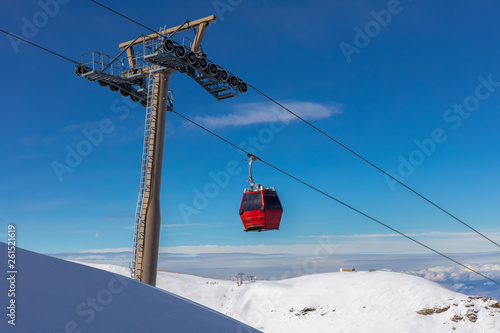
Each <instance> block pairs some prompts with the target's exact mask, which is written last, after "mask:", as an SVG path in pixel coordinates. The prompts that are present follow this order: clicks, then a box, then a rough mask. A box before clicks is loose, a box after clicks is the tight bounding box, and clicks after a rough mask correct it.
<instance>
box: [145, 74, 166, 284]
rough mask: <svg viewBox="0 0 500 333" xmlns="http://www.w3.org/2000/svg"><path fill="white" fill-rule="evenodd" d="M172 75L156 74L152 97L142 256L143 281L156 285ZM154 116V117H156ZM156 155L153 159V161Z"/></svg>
mask: <svg viewBox="0 0 500 333" xmlns="http://www.w3.org/2000/svg"><path fill="white" fill-rule="evenodd" d="M171 74H172V73H171V72H162V73H158V74H155V87H154V97H153V109H156V112H154V110H153V115H154V114H155V113H156V119H153V121H152V124H151V137H150V140H151V141H152V142H150V147H151V148H152V149H153V154H152V155H151V156H152V161H151V182H150V194H149V200H148V203H147V207H144V208H145V210H146V219H145V223H144V247H143V255H142V267H141V268H142V274H141V276H140V279H141V281H142V282H144V283H147V284H150V285H152V286H156V272H157V267H158V252H159V247H160V229H161V211H160V189H161V172H162V166H163V145H164V141H165V120H166V114H167V103H168V83H169V79H170V75H171ZM153 117H154V116H153ZM153 156H154V158H153Z"/></svg>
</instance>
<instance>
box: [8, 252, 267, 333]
mask: <svg viewBox="0 0 500 333" xmlns="http://www.w3.org/2000/svg"><path fill="white" fill-rule="evenodd" d="M0 253H2V254H4V256H5V257H4V259H2V260H1V264H0V269H2V272H4V277H2V279H0V295H1V296H0V303H1V308H2V309H3V310H2V313H1V316H0V318H1V320H0V332H22V333H37V332H43V333H62V332H64V333H84V332H92V333H100V332H103V333H114V332H120V333H126V332H131V333H132V332H134V333H135V332H176V333H177V332H217V333H219V332H228V333H229V332H245V333H246V332H258V331H257V330H255V329H252V328H250V327H248V326H247V325H245V324H242V323H240V322H238V321H236V320H234V319H232V318H229V317H227V316H225V315H223V314H221V313H219V312H216V311H213V310H211V309H209V308H206V307H204V306H201V305H199V304H196V303H194V302H192V301H189V300H186V299H184V298H182V297H179V296H177V295H174V294H171V293H169V292H166V291H163V290H161V289H157V288H153V287H151V286H149V285H146V284H143V283H140V282H137V281H134V280H131V279H129V278H125V277H123V276H122V275H120V274H114V273H112V272H113V271H120V273H123V270H122V269H120V268H116V267H112V269H109V271H111V272H107V271H103V270H100V269H95V268H91V267H88V266H84V265H81V264H77V263H72V262H68V261H65V260H61V259H56V258H52V257H48V256H44V255H41V254H37V253H34V252H30V251H26V250H22V249H20V248H18V249H17V250H16V270H17V273H16V274H14V275H16V276H15V281H14V280H12V281H14V283H13V284H11V283H10V282H9V283H8V281H7V279H6V277H5V275H6V274H7V271H8V269H7V246H6V244H5V243H1V242H0ZM9 289H10V290H14V293H15V295H12V294H11V296H8V291H9ZM11 299H14V300H15V311H14V313H15V326H14V325H11V324H9V323H8V320H10V319H9V317H8V316H6V315H7V313H8V311H9V312H10V311H11V310H9V309H7V306H8V304H9V302H10V300H11Z"/></svg>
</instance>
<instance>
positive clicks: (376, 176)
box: [0, 0, 500, 253]
mask: <svg viewBox="0 0 500 333" xmlns="http://www.w3.org/2000/svg"><path fill="white" fill-rule="evenodd" d="M42 3H46V2H43V1H42ZM47 3H52V4H53V3H54V2H51V1H48V2H47ZM105 4H106V5H109V6H110V7H112V8H114V9H116V10H118V11H120V12H122V13H124V14H127V15H130V16H131V17H132V18H134V19H136V20H138V21H139V22H141V23H143V24H145V25H148V26H151V27H153V28H159V27H160V26H169V27H170V26H175V25H178V24H181V23H182V22H184V20H186V19H189V20H195V19H198V18H201V17H205V16H208V15H211V14H215V15H217V16H218V20H217V23H216V24H212V25H210V26H209V28H208V30H207V33H206V34H205V38H204V42H203V48H204V51H205V52H206V53H207V54H208V57H209V58H210V59H212V60H214V61H216V62H217V63H219V64H220V65H222V66H224V67H226V68H228V69H229V70H230V71H232V72H233V73H235V74H237V75H239V76H240V77H242V78H243V79H245V80H246V81H248V82H249V83H251V84H252V85H254V86H256V87H258V88H259V89H260V90H262V91H264V92H266V93H268V94H269V95H270V96H272V97H273V98H275V99H277V100H278V101H280V102H282V103H284V104H285V105H287V106H289V107H290V108H291V109H293V111H295V112H297V113H298V114H300V115H302V116H304V117H305V118H306V119H308V120H309V121H311V122H312V123H313V124H314V125H316V126H318V127H319V128H321V129H322V130H324V131H325V132H327V133H329V134H330V135H332V136H333V137H334V138H336V139H338V140H340V141H341V142H342V143H344V144H345V145H347V146H348V147H350V148H352V149H354V150H355V151H357V152H358V153H360V154H361V155H363V156H364V157H366V158H367V159H369V160H370V161H372V162H374V163H375V164H377V165H378V166H380V167H382V168H383V169H384V170H386V171H388V172H391V173H392V174H393V175H395V176H397V177H399V179H401V180H402V181H404V183H405V184H407V185H409V186H411V187H413V188H415V189H416V190H418V191H420V192H421V193H423V194H424V195H426V196H428V197H429V198H431V199H432V200H434V201H435V202H437V203H438V204H440V205H442V206H443V207H445V208H446V209H448V210H449V211H451V212H452V213H453V214H455V215H456V216H458V217H460V218H461V219H463V220H464V221H466V222H467V223H470V224H471V225H472V226H474V227H475V228H476V229H478V230H480V231H482V232H484V233H486V234H487V235H489V236H490V237H491V238H492V239H495V240H496V241H497V242H499V241H500V234H499V232H500V229H499V228H498V216H499V213H500V206H499V205H498V202H499V199H500V194H499V192H498V188H499V186H500V177H499V176H498V169H499V167H500V157H499V154H498V152H499V149H498V142H499V139H500V134H499V132H498V124H499V122H500V114H499V109H500V69H499V60H500V47H499V46H498V32H499V29H500V26H499V23H498V18H497V16H496V14H495V13H497V12H498V10H499V9H500V8H499V7H500V5H499V4H497V3H495V2H494V1H490V0H482V1H475V2H474V3H471V2H468V1H456V2H453V3H451V2H450V3H435V2H433V1H401V2H397V1H358V0H356V1H349V2H344V1H312V2H311V1H273V2H270V1H227V0H221V1H184V2H158V1H148V0H146V1H143V2H141V5H140V6H138V5H137V2H136V1H116V0H107V1H106V2H105ZM44 7H45V9H44ZM47 8H49V10H48V11H49V12H50V13H49V14H51V15H47V14H44V10H45V11H47ZM0 17H1V21H2V27H1V28H2V29H5V30H8V31H10V32H12V33H15V34H18V35H20V36H24V37H25V38H27V39H29V40H30V41H32V42H35V43H39V44H41V45H43V46H46V47H48V48H50V49H53V50H55V51H58V52H60V53H62V54H64V55H65V56H67V57H70V58H72V59H76V60H78V59H79V57H80V55H81V54H83V53H86V52H90V51H100V52H103V53H107V54H110V55H116V54H117V53H118V52H119V49H118V44H119V43H121V42H124V41H128V40H131V39H134V38H135V37H136V36H137V35H138V34H141V33H148V31H145V29H143V28H141V27H140V26H137V25H135V24H133V23H131V22H129V21H126V20H124V19H123V18H120V17H119V16H117V15H114V14H113V13H111V12H108V11H106V10H104V9H102V8H100V7H99V6H97V5H95V4H93V3H92V2H90V1H75V0H73V1H62V0H60V1H59V2H58V6H57V8H56V7H54V6H52V7H46V6H43V5H41V4H40V3H38V2H36V1H24V2H16V3H10V4H6V5H4V10H3V11H2V13H1V14H0ZM44 17H45V18H46V19H45V20H44ZM35 23H36V24H37V25H35ZM30 24H31V25H32V29H31V30H30V27H29V25H30ZM33 27H34V29H33ZM359 31H361V33H360V32H359ZM185 36H188V37H190V38H192V37H193V36H192V33H191V34H186V35H185ZM180 37H182V36H181V35H179V41H180ZM0 53H1V57H2V59H3V62H2V71H3V77H4V80H3V81H2V82H3V83H2V88H3V89H2V96H3V99H2V108H1V113H2V122H1V129H2V135H3V138H4V139H3V140H2V141H1V143H0V151H1V153H2V161H3V162H2V163H1V164H0V172H1V174H2V175H3V178H2V181H1V182H0V191H1V193H2V204H1V207H2V212H3V214H2V216H1V217H0V222H1V224H2V225H3V227H2V229H3V230H6V229H7V225H8V224H9V223H15V224H16V225H17V227H18V244H19V246H22V247H24V248H27V249H30V250H34V251H38V252H43V253H62V252H72V253H75V252H82V251H88V250H102V249H130V248H131V246H132V241H133V224H134V219H133V215H134V213H135V206H136V200H137V194H138V190H139V170H140V163H141V160H140V157H141V149H142V148H141V147H142V136H143V126H144V108H143V107H141V106H140V105H138V104H134V103H132V102H130V100H128V99H122V98H121V96H120V95H119V94H118V93H112V92H111V91H110V90H109V89H107V88H102V87H100V86H99V85H98V84H97V83H91V82H89V81H87V80H85V79H82V78H78V77H77V76H76V75H75V74H74V65H73V64H71V63H70V62H67V61H65V60H63V59H60V58H57V57H55V56H53V55H51V54H47V53H45V52H43V51H41V50H38V49H36V48H34V47H32V46H29V45H25V44H17V43H13V42H12V41H11V40H10V39H9V38H7V37H6V36H4V37H2V47H1V48H0ZM170 89H171V90H172V91H173V92H174V105H175V110H176V111H177V112H179V113H182V114H183V115H185V116H187V117H190V118H192V119H195V120H197V121H199V122H200V123H202V124H204V125H206V126H207V127H209V128H211V129H213V130H214V131H216V132H217V133H219V134H220V135H222V136H223V137H225V138H227V139H229V140H231V141H232V142H234V143H236V144H242V147H244V148H253V149H254V151H255V152H256V155H257V156H259V157H261V158H262V159H264V160H266V161H268V162H270V163H272V164H274V165H276V166H278V167H280V168H282V169H284V170H286V171H287V172H290V173H292V174H293V175H295V176H297V177H299V178H301V179H303V180H304V181H307V182H308V183H310V184H312V185H314V186H317V187H319V188H320V189H322V190H324V191H326V192H328V193H329V194H331V195H333V196H335V197H337V198H339V199H341V200H343V201H345V202H347V203H349V204H351V205H353V206H354V207H356V208H358V209H360V210H362V211H364V212H366V213H368V214H370V215H372V216H374V217H375V218H378V219H380V220H381V221H383V222H384V223H387V224H389V225H391V226H393V227H394V228H396V229H398V230H400V231H402V232H405V233H409V234H412V235H414V237H415V238H417V239H419V240H420V241H422V242H425V243H428V244H430V245H431V246H434V247H435V248H436V249H437V250H439V251H442V252H449V253H453V252H455V253H457V252H475V253H477V252H494V251H498V248H497V247H495V246H494V245H493V244H491V243H488V242H487V241H485V240H484V239H482V238H480V237H479V236H477V235H475V234H471V232H470V230H469V229H467V228H465V227H464V226H462V225H460V224H458V223H457V222H456V221H454V220H453V219H451V218H450V217H447V216H446V215H445V214H443V213H442V212H440V211H438V210H437V209H436V208H433V207H432V206H430V205H428V204H426V203H425V202H424V201H422V200H421V199H419V198H418V197H416V196H415V195H413V194H411V193H410V192H408V191H407V190H405V189H403V188H402V187H400V186H397V185H396V186H395V185H394V184H393V183H392V182H390V181H388V180H387V179H386V178H385V177H384V175H382V174H381V173H379V172H378V171H376V170H375V169H373V168H371V167H369V166H368V165H366V164H365V163H364V162H362V161H361V160H359V159H357V158H356V157H354V156H353V155H351V154H349V153H348V152H347V151H345V150H344V149H342V148H340V147H339V146H338V145H336V144H334V143H333V142H331V141H329V140H328V139H327V138H325V137H323V136H321V135H320V134H319V133H318V132H316V131H314V130H312V129H311V128H310V127H308V126H306V125H305V124H303V123H301V122H299V121H297V120H293V119H290V118H289V117H287V116H286V115H284V114H282V113H279V112H278V113H277V111H276V110H277V109H276V108H275V106H273V105H272V104H270V103H269V102H268V101H267V100H266V99H265V98H263V97H262V96H261V95H259V94H257V93H256V92H255V91H252V90H250V91H249V92H248V93H247V94H245V95H240V96H239V97H237V98H234V99H231V100H226V101H223V102H217V101H216V100H215V99H213V98H212V97H211V96H210V95H208V94H207V93H206V92H205V91H204V90H203V89H201V88H200V87H199V86H198V85H197V84H195V83H194V82H192V80H191V79H190V78H188V77H187V76H184V75H182V74H180V73H175V74H173V75H172V78H171V81H170ZM460 105H463V107H462V109H461V110H460ZM103 119H110V121H111V123H112V130H111V131H110V133H106V134H104V136H103V139H102V143H100V144H98V145H97V146H93V147H92V152H91V153H90V154H89V155H88V156H85V157H83V158H82V161H81V162H80V163H78V165H77V166H76V167H74V168H72V172H71V173H65V174H64V175H63V176H62V181H60V179H58V177H57V175H56V173H55V172H54V170H53V168H52V164H53V162H55V161H56V162H60V163H64V161H65V158H66V155H67V149H68V148H67V147H69V148H70V149H75V148H76V147H77V145H78V144H79V143H80V142H82V140H86V137H85V135H84V134H83V133H84V131H92V130H95V129H97V128H98V126H99V123H100V122H101V121H103ZM164 157H165V159H164V167H163V179H162V180H163V182H162V193H161V204H162V224H163V227H162V234H161V246H162V248H164V249H165V251H168V249H169V248H178V249H179V248H181V247H183V249H190V250H186V253H191V252H192V253H196V251H197V250H196V249H200V247H201V246H205V245H211V246H215V247H216V248H215V249H222V248H224V249H226V250H227V251H228V252H231V251H233V252H238V250H239V249H241V248H240V247H241V246H244V247H250V249H251V247H253V249H255V248H256V247H257V246H260V247H261V248H264V249H267V251H268V253H271V252H280V251H281V252H286V251H289V249H290V248H291V247H292V248H293V247H297V248H299V249H304V251H303V253H307V251H312V250H311V249H312V248H314V246H312V247H311V246H310V247H308V246H309V245H311V244H313V245H314V244H316V242H317V240H318V239H334V240H335V241H336V242H337V243H336V244H337V245H338V246H337V253H427V252H426V250H425V249H422V248H419V247H418V246H416V245H415V244H412V243H411V242H409V241H407V240H404V239H401V238H399V237H393V236H392V235H391V234H392V232H390V230H387V229H384V228H383V227H381V226H379V225H377V224H374V223H373V222H371V221H369V220H367V219H366V218H364V217H362V216H360V215H358V214H356V213H354V212H352V211H349V210H348V209H346V208H345V207H343V206H341V205H339V204H337V203H335V202H334V201H332V200H330V199H328V198H326V197H324V196H321V195H320V194H318V193H316V192H314V191H312V190H311V189H309V188H307V187H305V186H303V185H301V184H299V183H297V182H295V181H293V180H292V179H290V178H287V177H286V176H284V175H282V174H279V173H277V172H276V171H275V170H273V169H271V168H269V167H267V166H265V165H264V164H262V163H256V165H255V168H254V178H255V180H256V181H258V182H260V183H262V184H265V185H266V186H275V187H276V188H277V190H278V193H279V195H280V198H281V201H282V204H283V206H284V214H283V220H282V224H281V230H280V231H278V232H267V233H249V234H246V233H243V232H242V230H243V226H242V224H241V221H240V219H239V215H238V213H237V211H238V208H239V203H240V200H241V195H242V192H243V188H244V187H245V186H246V185H247V182H246V179H247V162H245V156H243V155H242V154H241V153H240V152H238V151H237V150H236V149H235V148H233V147H230V146H228V145H226V144H225V143H223V142H222V141H219V140H218V139H216V138H214V137H212V136H211V135H209V134H207V133H204V132H203V131H201V130H199V129H196V128H194V127H193V126H191V125H189V124H187V123H186V122H185V121H183V120H182V119H180V118H179V117H177V116H176V115H174V114H168V118H167V135H166V138H165V155H164ZM228 163H229V165H232V166H233V169H234V170H233V171H234V172H232V175H231V176H230V177H229V180H228V181H226V182H222V183H219V185H217V186H216V187H215V192H214V194H213V195H211V196H212V197H211V198H207V199H206V200H201V201H199V202H198V205H196V203H195V202H194V201H193V200H196V193H199V192H201V193H203V192H204V191H205V190H206V188H207V187H210V186H212V185H210V184H216V182H215V181H214V175H219V176H220V175H221V174H223V173H226V172H227V171H228V169H227V168H228ZM220 177H222V176H220ZM213 188H214V187H213V186H212V189H213ZM198 191H199V192H198ZM198 199H199V198H198ZM186 207H190V208H192V210H190V211H191V212H196V213H193V214H186V213H184V214H183V213H182V211H183V210H184V212H185V211H186ZM0 234H1V235H3V236H4V237H5V235H6V233H5V232H4V231H0ZM217 247H220V248H217ZM248 249H249V248H246V250H248ZM226 250H224V251H226ZM102 251H103V252H105V251H107V250H102ZM200 251H201V250H200ZM200 251H198V252H200ZM248 251H249V252H251V250H248ZM265 251H266V250H264V252H265ZM201 252H202V251H201ZM215 252H217V251H215Z"/></svg>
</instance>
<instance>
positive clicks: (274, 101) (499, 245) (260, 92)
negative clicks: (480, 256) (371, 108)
mask: <svg viewBox="0 0 500 333" xmlns="http://www.w3.org/2000/svg"><path fill="white" fill-rule="evenodd" d="M90 1H92V2H94V3H96V4H98V5H100V6H102V7H104V8H106V9H108V10H109V11H111V12H113V13H116V14H118V15H120V16H122V17H123V18H125V19H127V20H129V21H132V22H134V23H136V24H138V25H140V26H141V27H144V28H146V29H148V30H150V31H153V32H156V31H154V30H153V29H151V28H149V27H146V26H145V25H143V24H141V23H139V22H137V21H135V20H133V19H131V18H130V17H127V16H126V15H123V14H121V13H118V12H117V11H115V10H113V9H111V8H109V7H107V6H105V5H103V4H100V3H99V2H97V1H95V0H90ZM247 84H248V86H249V87H251V88H252V89H253V90H255V91H256V92H257V93H259V94H261V95H262V96H264V97H265V98H267V99H269V100H270V101H271V102H273V103H275V104H276V105H278V106H279V107H281V108H282V109H284V110H285V111H287V112H289V113H290V114H291V115H293V116H295V117H297V118H298V119H299V120H301V121H302V122H304V123H305V124H307V125H309V126H310V127H312V128H313V129H315V130H316V131H318V132H319V133H321V134H323V135H324V136H326V137H327V138H328V139H330V140H332V141H333V142H335V143H336V144H338V145H339V146H341V147H342V148H344V149H346V150H347V151H349V152H350V153H352V154H353V155H355V156H356V157H358V158H360V159H361V160H363V161H364V162H366V163H367V164H369V165H370V166H372V167H374V168H375V169H377V170H378V171H380V172H382V173H383V174H384V175H386V176H387V177H389V178H391V179H392V180H394V181H395V182H397V183H398V184H400V185H402V186H403V187H405V188H406V189H407V190H409V191H411V192H413V193H414V194H416V195H417V196H419V197H420V198H422V199H423V200H425V201H427V202H428V203H430V204H431V205H433V206H434V207H436V208H437V209H439V210H440V211H442V212H443V213H445V214H447V215H448V216H450V217H451V218H453V219H455V220H456V221H458V222H460V223H461V224H462V225H464V226H466V227H467V228H469V229H470V230H472V231H474V232H475V233H477V234H478V235H480V236H481V237H483V238H484V239H486V240H488V241H490V242H491V243H493V244H495V245H496V246H498V247H500V244H498V243H497V242H495V241H494V240H492V239H491V238H489V237H488V236H486V235H485V234H483V233H482V232H480V231H479V230H477V229H475V228H473V227H472V226H471V225H469V224H468V223H466V222H464V221H462V220H461V219H459V218H458V217H457V216H455V215H454V214H452V213H450V212H449V211H447V210H446V209H444V208H443V207H441V206H440V205H438V204H436V203H435V202H433V201H432V200H430V199H429V198H427V197H426V196H424V195H423V194H420V193H419V192H417V191H416V190H414V189H413V188H411V187H409V186H408V185H406V184H404V183H403V182H401V181H400V180H398V179H396V178H395V177H393V176H391V175H390V174H389V173H388V172H386V171H385V170H383V169H382V168H380V167H378V166H377V165H375V164H374V163H372V162H370V161H369V160H368V159H366V158H364V157H363V156H361V155H360V154H358V153H357V152H355V151H354V150H352V149H351V148H349V147H347V146H346V145H344V144H343V143H341V142H340V141H338V140H336V139H335V138H333V137H332V136H330V135H329V134H327V133H326V132H324V131H322V130H321V129H319V128H318V127H316V126H314V125H313V124H311V123H310V122H308V121H307V120H305V119H304V118H303V117H301V116H299V115H298V114H297V113H295V112H293V111H292V110H290V109H289V108H287V107H285V106H284V105H283V104H281V103H279V102H278V101H276V100H275V99H273V98H272V97H270V96H269V95H267V94H265V93H264V92H262V91H261V90H259V89H257V88H256V87H254V86H253V85H251V84H249V83H248V82H247Z"/></svg>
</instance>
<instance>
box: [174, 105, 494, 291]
mask: <svg viewBox="0 0 500 333" xmlns="http://www.w3.org/2000/svg"><path fill="white" fill-rule="evenodd" d="M170 112H172V113H175V114H176V115H178V116H179V117H181V118H183V119H184V120H186V121H188V122H190V123H191V124H193V125H195V126H197V127H199V128H201V129H202V130H204V131H206V132H208V133H210V134H212V135H213V136H215V137H217V138H219V139H220V140H222V141H224V142H226V143H227V144H229V145H231V146H233V147H234V148H236V149H238V150H240V151H242V152H244V153H246V154H250V153H249V152H248V151H246V150H245V149H243V148H241V147H239V146H237V145H235V144H234V143H232V142H230V141H229V140H227V139H225V138H223V137H221V136H220V135H218V134H216V133H215V132H213V131H211V130H209V129H208V128H206V127H204V126H202V125H200V124H198V123H197V122H195V121H193V120H191V119H189V118H187V117H185V116H184V115H182V114H180V113H179V112H177V111H173V110H171V111H170ZM256 157H257V159H258V160H259V161H261V162H262V163H264V164H266V165H267V166H269V167H271V168H273V169H275V170H276V171H278V172H280V173H282V174H284V175H286V176H288V177H290V178H292V179H294V180H296V181H298V182H299V183H302V184H303V185H305V186H307V187H309V188H311V189H313V190H314V191H316V192H318V193H320V194H323V195H324V196H326V197H328V198H330V199H332V200H334V201H336V202H338V203H339V204H341V205H343V206H345V207H347V208H349V209H351V210H353V211H355V212H356V213H358V214H361V215H363V216H364V217H366V218H368V219H370V220H372V221H374V222H376V223H378V224H380V225H382V226H384V227H385V228H387V229H390V230H392V231H394V232H395V233H397V234H399V235H401V236H403V237H406V238H407V239H409V240H411V241H413V242H415V243H417V244H418V245H420V246H423V247H425V248H426V249H428V250H430V251H432V252H434V253H436V254H438V255H440V256H442V257H444V258H446V259H448V260H450V261H452V262H454V263H455V264H457V265H460V266H462V267H463V268H465V269H467V270H469V271H471V272H473V273H475V274H477V275H479V276H481V277H483V278H485V279H487V280H489V281H491V282H493V283H495V284H498V285H500V282H498V281H496V280H494V279H492V278H490V277H488V276H486V275H484V274H482V273H480V272H478V271H477V270H475V269H473V268H471V267H469V266H467V265H465V264H462V263H461V262H459V261H457V260H455V259H453V258H451V257H449V256H447V255H446V254H444V253H442V252H440V251H438V250H435V249H433V248H432V247H430V246H428V245H426V244H424V243H422V242H420V241H418V240H416V239H415V238H413V237H411V236H408V235H406V234H405V233H403V232H401V231H399V230H397V229H395V228H393V227H391V226H389V225H387V224H385V223H383V222H382V221H380V220H378V219H376V218H374V217H372V216H370V215H368V214H366V213H364V212H363V211H361V210H359V209H357V208H355V207H353V206H351V205H349V204H347V203H345V202H343V201H342V200H340V199H337V198H335V197H334V196H332V195H330V194H328V193H326V192H324V191H323V190H320V189H319V188H317V187H315V186H313V185H311V184H309V183H307V182H305V181H303V180H301V179H300V178H298V177H296V176H293V175H291V174H290V173H288V172H286V171H284V170H282V169H280V168H278V167H276V166H275V165H273V164H271V163H269V162H267V161H264V160H263V159H261V158H260V157H258V156H256Z"/></svg>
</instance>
